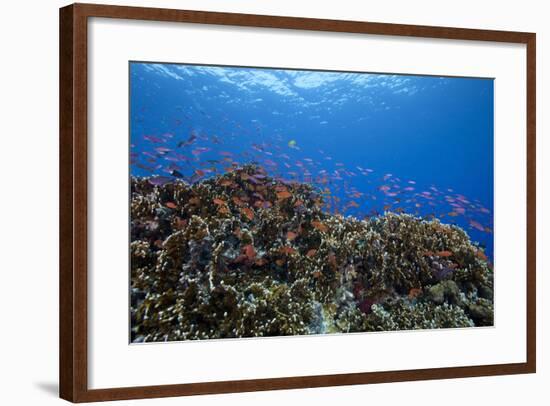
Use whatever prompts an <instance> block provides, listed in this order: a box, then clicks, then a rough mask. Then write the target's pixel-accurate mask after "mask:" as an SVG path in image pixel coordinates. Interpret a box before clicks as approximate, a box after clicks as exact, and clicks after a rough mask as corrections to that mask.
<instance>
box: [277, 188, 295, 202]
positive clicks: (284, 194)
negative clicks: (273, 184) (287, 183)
mask: <svg viewBox="0 0 550 406" xmlns="http://www.w3.org/2000/svg"><path fill="white" fill-rule="evenodd" d="M289 197H292V194H291V193H290V192H288V191H286V190H285V191H282V192H277V199H281V200H282V199H288V198H289Z"/></svg>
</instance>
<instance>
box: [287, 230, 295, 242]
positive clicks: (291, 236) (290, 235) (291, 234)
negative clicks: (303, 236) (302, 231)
mask: <svg viewBox="0 0 550 406" xmlns="http://www.w3.org/2000/svg"><path fill="white" fill-rule="evenodd" d="M297 236H298V234H296V233H295V232H293V231H288V232H287V233H286V239H287V240H288V241H293V240H294V239H295V238H296V237H297Z"/></svg>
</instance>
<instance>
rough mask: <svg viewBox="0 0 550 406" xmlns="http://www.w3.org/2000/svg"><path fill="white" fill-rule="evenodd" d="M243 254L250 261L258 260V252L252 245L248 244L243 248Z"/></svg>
mask: <svg viewBox="0 0 550 406" xmlns="http://www.w3.org/2000/svg"><path fill="white" fill-rule="evenodd" d="M242 252H243V254H244V255H246V257H247V258H248V260H249V261H252V260H253V259H254V258H256V250H255V249H254V247H253V246H252V244H247V245H245V246H244V247H243V248H242Z"/></svg>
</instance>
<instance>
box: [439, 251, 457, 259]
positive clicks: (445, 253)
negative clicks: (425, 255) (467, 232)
mask: <svg viewBox="0 0 550 406" xmlns="http://www.w3.org/2000/svg"><path fill="white" fill-rule="evenodd" d="M435 255H436V256H438V257H445V258H447V257H450V256H452V255H453V253H452V252H451V251H439V252H436V253H435Z"/></svg>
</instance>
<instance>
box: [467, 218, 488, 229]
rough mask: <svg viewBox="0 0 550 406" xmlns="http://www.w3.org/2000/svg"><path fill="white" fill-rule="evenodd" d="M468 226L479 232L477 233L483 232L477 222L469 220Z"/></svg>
mask: <svg viewBox="0 0 550 406" xmlns="http://www.w3.org/2000/svg"><path fill="white" fill-rule="evenodd" d="M469 223H470V225H471V226H472V227H473V228H475V229H476V230H479V231H485V228H484V227H483V226H482V225H481V224H480V223H478V222H477V221H475V220H470V221H469Z"/></svg>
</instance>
